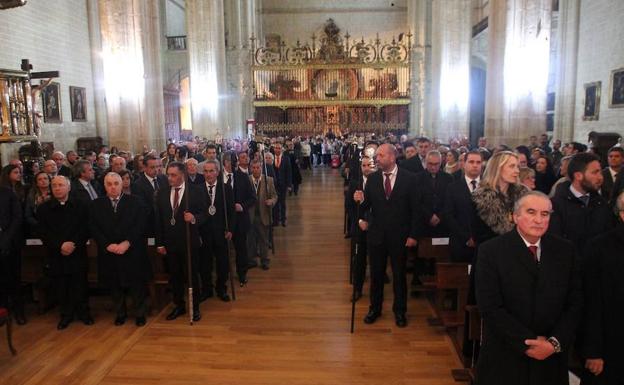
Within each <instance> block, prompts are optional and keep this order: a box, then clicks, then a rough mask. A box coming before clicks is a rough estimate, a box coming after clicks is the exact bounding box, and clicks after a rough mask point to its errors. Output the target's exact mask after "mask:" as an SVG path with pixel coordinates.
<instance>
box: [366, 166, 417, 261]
mask: <svg viewBox="0 0 624 385" xmlns="http://www.w3.org/2000/svg"><path fill="white" fill-rule="evenodd" d="M416 189H417V187H416V176H415V175H414V174H412V173H411V172H409V171H406V170H403V169H401V168H399V169H398V171H397V176H396V181H395V184H394V188H393V189H392V193H391V195H390V199H386V194H385V190H384V182H383V175H382V172H381V170H378V171H376V172H374V173H372V174H371V175H370V176H369V177H368V180H367V182H366V188H365V189H364V202H362V205H361V208H360V219H364V220H366V218H365V215H368V216H369V217H368V241H369V243H370V244H373V245H381V244H383V243H384V242H387V243H386V244H387V245H388V248H389V249H390V250H391V252H392V253H397V254H398V253H401V252H402V250H403V248H404V247H405V241H406V240H407V238H408V237H411V238H414V239H416V238H417V237H418V236H420V235H422V226H421V224H422V216H421V214H420V213H419V210H418V201H417V196H416V194H414V191H415V190H416ZM365 213H366V214H365Z"/></svg>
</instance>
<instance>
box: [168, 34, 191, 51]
mask: <svg viewBox="0 0 624 385" xmlns="http://www.w3.org/2000/svg"><path fill="white" fill-rule="evenodd" d="M167 49H168V50H169V51H186V36H167Z"/></svg>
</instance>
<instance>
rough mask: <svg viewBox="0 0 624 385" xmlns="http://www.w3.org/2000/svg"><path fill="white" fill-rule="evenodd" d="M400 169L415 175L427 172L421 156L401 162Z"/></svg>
mask: <svg viewBox="0 0 624 385" xmlns="http://www.w3.org/2000/svg"><path fill="white" fill-rule="evenodd" d="M399 167H401V168H404V169H406V170H407V171H410V172H412V173H414V174H418V173H420V172H423V171H425V169H424V168H423V166H422V162H421V161H420V156H418V155H414V156H412V157H411V158H409V159H405V160H403V161H401V163H400V164H399Z"/></svg>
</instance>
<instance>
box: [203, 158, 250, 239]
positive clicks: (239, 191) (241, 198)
mask: <svg viewBox="0 0 624 385" xmlns="http://www.w3.org/2000/svg"><path fill="white" fill-rule="evenodd" d="M233 174H234V189H233V190H234V191H233V193H234V203H239V204H240V205H241V206H243V211H242V212H240V213H239V212H236V214H235V215H236V221H235V222H236V226H235V227H231V228H232V229H234V230H235V231H237V232H246V231H248V230H249V227H250V226H251V222H250V220H249V208H251V207H253V206H254V205H255V204H256V201H257V200H258V199H257V198H256V193H255V191H254V188H253V186H252V185H251V181H250V180H249V175H247V174H245V173H244V172H242V171H241V170H238V169H236V170H234V173H233ZM204 185H205V183H204ZM207 191H208V190H206V192H207Z"/></svg>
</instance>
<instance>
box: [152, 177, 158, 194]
mask: <svg viewBox="0 0 624 385" xmlns="http://www.w3.org/2000/svg"><path fill="white" fill-rule="evenodd" d="M152 182H153V185H154V191H158V187H159V186H158V178H154V179H152Z"/></svg>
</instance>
